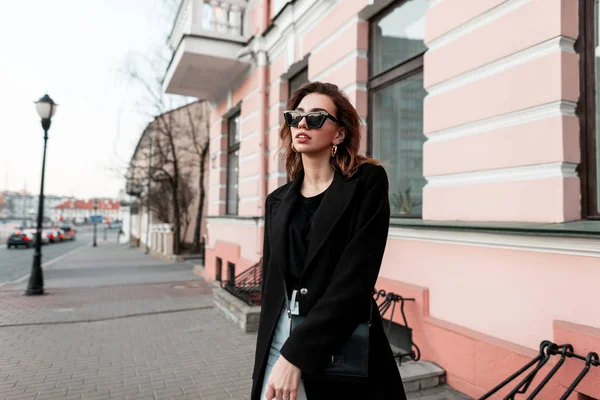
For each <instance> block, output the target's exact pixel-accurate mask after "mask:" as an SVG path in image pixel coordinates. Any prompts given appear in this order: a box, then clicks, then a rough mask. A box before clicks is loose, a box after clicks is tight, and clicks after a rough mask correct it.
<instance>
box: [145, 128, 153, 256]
mask: <svg viewBox="0 0 600 400" xmlns="http://www.w3.org/2000/svg"><path fill="white" fill-rule="evenodd" d="M148 140H149V141H150V144H149V147H148V149H149V150H148V153H149V154H148V194H147V198H146V208H147V210H146V213H147V217H146V251H145V253H146V254H148V253H149V252H150V246H149V245H148V241H149V240H150V178H151V176H152V175H151V171H152V130H148Z"/></svg>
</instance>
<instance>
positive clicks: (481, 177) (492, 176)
mask: <svg viewBox="0 0 600 400" xmlns="http://www.w3.org/2000/svg"><path fill="white" fill-rule="evenodd" d="M576 168H577V164H573V163H567V162H555V163H548V164H537V165H525V166H520V167H509V168H498V169H489V170H484V171H471V172H459V173H455V174H447V175H436V176H426V177H425V179H427V185H426V186H428V187H434V186H435V187H440V186H453V187H454V186H462V185H477V184H483V183H493V182H515V181H526V180H538V179H546V178H576V177H577V171H576Z"/></svg>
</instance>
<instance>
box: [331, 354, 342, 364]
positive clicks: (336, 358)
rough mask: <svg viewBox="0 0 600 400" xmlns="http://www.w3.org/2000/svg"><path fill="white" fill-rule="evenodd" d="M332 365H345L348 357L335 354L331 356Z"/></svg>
mask: <svg viewBox="0 0 600 400" xmlns="http://www.w3.org/2000/svg"><path fill="white" fill-rule="evenodd" d="M331 362H332V363H345V362H346V355H345V354H334V355H332V356H331Z"/></svg>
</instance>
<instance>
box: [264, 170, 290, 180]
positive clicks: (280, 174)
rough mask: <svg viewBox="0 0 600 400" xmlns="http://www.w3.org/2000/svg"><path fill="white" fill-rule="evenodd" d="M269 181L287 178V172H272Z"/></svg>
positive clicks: (268, 176)
mask: <svg viewBox="0 0 600 400" xmlns="http://www.w3.org/2000/svg"><path fill="white" fill-rule="evenodd" d="M267 178H268V179H271V178H287V172H281V171H277V172H271V173H270V174H269V175H267Z"/></svg>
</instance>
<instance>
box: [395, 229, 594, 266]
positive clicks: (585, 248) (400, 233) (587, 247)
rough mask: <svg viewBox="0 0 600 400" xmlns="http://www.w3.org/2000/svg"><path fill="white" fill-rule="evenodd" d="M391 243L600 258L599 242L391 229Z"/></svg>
mask: <svg viewBox="0 0 600 400" xmlns="http://www.w3.org/2000/svg"><path fill="white" fill-rule="evenodd" d="M388 237H389V238H390V239H392V240H393V239H401V240H415V241H421V242H433V243H444V244H454V245H460V246H471V247H487V248H498V249H506V250H520V251H532V252H538V253H553V254H567V255H573V256H582V257H598V258H600V240H598V239H592V238H572V237H554V236H533V235H518V234H496V233H483V232H457V231H449V230H441V229H414V228H406V227H397V226H392V227H390V233H389V236H388Z"/></svg>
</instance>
